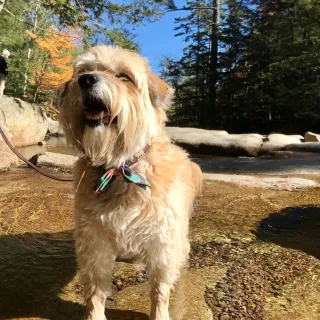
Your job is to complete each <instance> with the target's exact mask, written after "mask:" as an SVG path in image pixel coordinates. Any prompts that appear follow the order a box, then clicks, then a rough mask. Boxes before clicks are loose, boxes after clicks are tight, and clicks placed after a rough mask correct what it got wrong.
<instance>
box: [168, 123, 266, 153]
mask: <svg viewBox="0 0 320 320" xmlns="http://www.w3.org/2000/svg"><path fill="white" fill-rule="evenodd" d="M166 131H167V133H168V134H169V137H170V138H171V139H172V141H173V142H174V143H176V144H178V145H180V146H181V147H183V148H185V149H186V150H187V151H189V152H190V153H193V154H214V155H221V156H257V155H258V154H259V151H260V148H261V146H262V143H263V136H262V135H260V134H255V133H248V134H228V133H227V132H226V131H217V130H203V129H195V128H176V127H167V128H166Z"/></svg>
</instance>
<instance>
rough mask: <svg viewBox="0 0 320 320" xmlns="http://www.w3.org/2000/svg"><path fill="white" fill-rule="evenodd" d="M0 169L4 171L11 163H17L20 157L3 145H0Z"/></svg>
mask: <svg viewBox="0 0 320 320" xmlns="http://www.w3.org/2000/svg"><path fill="white" fill-rule="evenodd" d="M0 159H1V161H0V171H6V170H8V169H9V168H10V166H12V165H16V164H18V163H19V162H21V161H20V159H19V158H18V157H17V156H16V155H15V154H14V153H13V152H12V151H11V150H10V149H9V148H8V147H5V146H2V147H0Z"/></svg>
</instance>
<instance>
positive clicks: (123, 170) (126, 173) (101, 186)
mask: <svg viewBox="0 0 320 320" xmlns="http://www.w3.org/2000/svg"><path fill="white" fill-rule="evenodd" d="M149 149H150V145H149V144H147V145H146V146H145V147H144V148H143V150H141V151H140V152H139V153H137V154H136V155H135V156H134V157H133V159H132V160H128V161H126V162H125V164H124V165H122V166H120V168H110V169H107V170H105V169H104V170H103V171H104V173H103V175H102V176H101V177H100V179H99V182H98V184H97V185H96V186H95V187H94V189H93V198H97V197H99V196H100V194H101V193H103V192H106V191H107V190H108V189H109V187H110V183H111V182H112V180H113V179H114V178H115V177H117V176H122V177H123V178H124V180H125V181H126V182H127V183H134V184H136V185H137V186H138V187H140V188H143V189H146V187H150V186H151V184H150V182H149V181H148V180H147V179H146V178H145V177H144V176H142V175H140V174H138V173H137V172H135V171H134V170H132V169H131V168H130V167H132V166H133V165H135V164H136V163H138V162H139V161H140V160H142V159H143V158H144V157H145V155H146V153H147V152H148V151H149Z"/></svg>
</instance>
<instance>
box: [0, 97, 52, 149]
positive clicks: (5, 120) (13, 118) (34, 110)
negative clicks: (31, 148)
mask: <svg viewBox="0 0 320 320" xmlns="http://www.w3.org/2000/svg"><path fill="white" fill-rule="evenodd" d="M0 111H1V112H0V126H1V128H2V129H3V130H4V131H5V133H6V134H7V136H8V138H9V139H10V141H11V142H12V143H13V145H14V146H16V147H21V146H27V145H32V144H37V143H38V142H39V141H43V140H44V138H45V135H46V132H47V129H48V123H47V116H46V114H45V111H44V109H43V108H42V107H40V106H38V105H34V104H30V103H27V102H24V101H22V100H20V99H18V98H12V97H7V96H2V97H1V99H0ZM3 144H4V141H3V139H2V138H0V146H1V145H3Z"/></svg>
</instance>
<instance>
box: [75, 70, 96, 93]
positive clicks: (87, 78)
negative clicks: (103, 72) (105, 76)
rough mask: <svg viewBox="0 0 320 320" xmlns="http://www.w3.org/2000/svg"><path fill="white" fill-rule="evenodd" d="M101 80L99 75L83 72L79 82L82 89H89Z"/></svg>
mask: <svg viewBox="0 0 320 320" xmlns="http://www.w3.org/2000/svg"><path fill="white" fill-rule="evenodd" d="M98 81H99V76H98V75H96V74H93V73H87V74H83V75H82V76H81V77H79V79H78V82H79V85H80V87H81V88H82V89H89V88H91V87H92V86H93V85H95V84H96V83H97V82H98Z"/></svg>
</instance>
